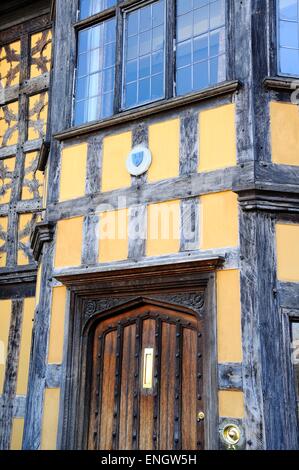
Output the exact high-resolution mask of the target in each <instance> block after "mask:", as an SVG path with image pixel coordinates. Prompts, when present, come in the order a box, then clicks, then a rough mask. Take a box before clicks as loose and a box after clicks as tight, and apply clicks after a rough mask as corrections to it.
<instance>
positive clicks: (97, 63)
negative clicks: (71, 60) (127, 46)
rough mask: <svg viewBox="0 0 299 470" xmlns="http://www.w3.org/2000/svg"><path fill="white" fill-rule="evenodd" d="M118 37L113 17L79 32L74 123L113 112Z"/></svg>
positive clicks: (78, 123)
mask: <svg viewBox="0 0 299 470" xmlns="http://www.w3.org/2000/svg"><path fill="white" fill-rule="evenodd" d="M115 36H116V33H115V19H114V18H113V19H111V20H108V21H105V22H103V23H99V24H97V25H95V26H92V27H90V28H88V29H85V30H82V31H80V32H79V34H78V61H77V83H76V94H75V113H74V124H75V125H80V124H83V123H85V122H89V121H94V120H97V119H101V118H103V117H107V116H109V115H111V114H112V112H113V96H114V93H113V90H114V75H115ZM83 100H84V101H83ZM104 100H105V104H104ZM109 100H110V102H109Z"/></svg>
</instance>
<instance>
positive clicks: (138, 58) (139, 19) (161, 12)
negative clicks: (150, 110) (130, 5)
mask: <svg viewBox="0 0 299 470" xmlns="http://www.w3.org/2000/svg"><path fill="white" fill-rule="evenodd" d="M164 64H165V0H159V1H156V2H153V3H151V4H149V5H147V6H144V7H142V8H138V9H135V10H133V11H130V12H127V13H126V15H125V41H124V67H123V69H124V70H123V75H124V76H123V107H124V108H132V107H134V106H137V105H141V104H144V103H148V102H151V101H156V100H159V99H161V98H164V95H165V91H164V90H165V73H164V69H165V67H164Z"/></svg>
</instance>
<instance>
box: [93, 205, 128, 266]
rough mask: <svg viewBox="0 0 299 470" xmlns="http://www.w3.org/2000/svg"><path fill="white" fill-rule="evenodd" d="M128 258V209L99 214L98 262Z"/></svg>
mask: <svg viewBox="0 0 299 470" xmlns="http://www.w3.org/2000/svg"><path fill="white" fill-rule="evenodd" d="M127 258H128V210H127V209H121V210H118V211H111V212H103V213H102V214H100V239H99V262H100V263H109V262H112V261H120V260H125V259H127Z"/></svg>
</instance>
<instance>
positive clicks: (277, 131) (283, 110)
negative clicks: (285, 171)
mask: <svg viewBox="0 0 299 470" xmlns="http://www.w3.org/2000/svg"><path fill="white" fill-rule="evenodd" d="M270 115H271V140H272V161H273V163H277V164H281V165H296V166H298V165H299V132H298V131H299V112H298V106H297V105H295V104H291V103H276V102H272V103H270Z"/></svg>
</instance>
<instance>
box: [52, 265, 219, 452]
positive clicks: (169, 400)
mask: <svg viewBox="0 0 299 470" xmlns="http://www.w3.org/2000/svg"><path fill="white" fill-rule="evenodd" d="M221 263H222V259H219V258H214V259H209V260H201V261H193V262H188V263H178V264H172V265H162V266H149V267H144V268H126V269H119V270H115V271H110V272H100V273H90V274H89V273H86V274H81V275H80V274H78V273H74V275H72V274H66V275H60V276H57V279H58V280H59V281H61V282H63V283H64V284H65V285H66V286H67V287H68V288H69V289H70V324H69V334H68V355H67V356H68V357H67V363H66V370H67V376H66V381H65V388H64V393H63V405H62V408H63V410H64V414H63V416H62V429H61V435H62V442H61V448H62V449H93V450H137V449H140V450H181V449H182V450H200V449H215V448H217V447H218V404H217V396H218V383H217V353H216V309H215V300H214V299H215V273H214V271H215V269H216V268H217V267H218V266H219V265H221Z"/></svg>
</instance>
